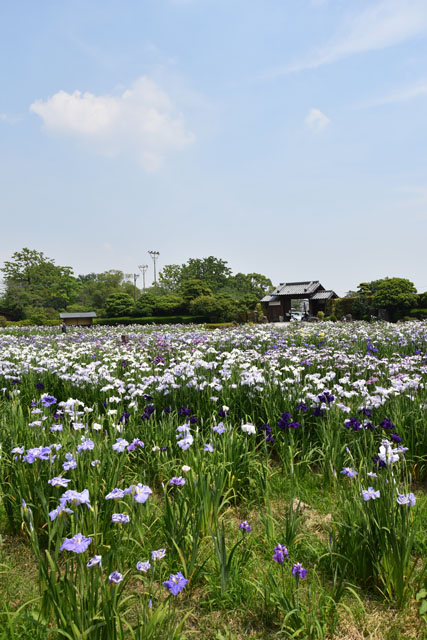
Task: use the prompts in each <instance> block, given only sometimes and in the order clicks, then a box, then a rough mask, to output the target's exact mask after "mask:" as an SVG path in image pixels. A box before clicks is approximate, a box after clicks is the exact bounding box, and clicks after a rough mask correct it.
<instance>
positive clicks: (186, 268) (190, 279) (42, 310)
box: [0, 248, 273, 324]
mask: <svg viewBox="0 0 427 640" xmlns="http://www.w3.org/2000/svg"><path fill="white" fill-rule="evenodd" d="M2 272H3V281H4V291H3V293H2V295H1V296H0V314H2V315H3V316H5V317H6V318H7V319H9V320H14V321H28V322H31V323H32V324H33V323H34V324H45V323H49V322H53V321H57V320H58V314H59V312H61V311H66V312H80V311H95V312H96V313H97V315H98V316H100V317H111V318H117V317H123V316H133V317H151V316H173V315H174V316H175V315H183V314H187V315H194V316H198V317H204V318H206V319H207V320H210V321H214V322H215V321H227V320H233V319H239V320H247V319H248V316H249V315H250V314H251V312H253V311H254V310H255V308H256V306H257V304H259V300H260V299H261V298H262V297H263V296H264V295H265V293H267V292H268V291H270V290H271V289H272V288H273V285H272V282H271V280H270V279H269V278H267V277H266V276H264V275H262V274H259V273H249V274H243V273H236V274H234V275H233V273H232V271H231V269H230V268H229V266H228V264H227V262H226V261H225V260H222V259H220V258H216V257H214V256H209V257H207V258H190V259H189V260H188V261H187V262H186V263H185V264H181V265H178V264H171V265H166V266H165V267H164V268H163V269H162V270H161V271H160V273H159V276H158V282H157V283H156V284H153V285H151V286H149V287H147V288H146V290H145V291H142V290H141V289H140V288H138V287H136V286H135V285H134V283H133V282H131V281H130V277H131V276H130V274H125V273H123V272H122V271H120V270H117V269H111V270H109V271H104V272H102V273H88V274H83V275H78V276H75V275H74V273H73V269H72V267H69V266H58V265H56V264H55V262H54V260H52V259H51V258H48V257H46V256H45V255H44V254H43V253H42V252H39V251H36V250H33V249H28V248H24V249H22V250H21V251H17V252H15V253H14V254H13V256H12V258H11V259H10V260H8V261H6V262H5V263H4V266H3V268H2Z"/></svg>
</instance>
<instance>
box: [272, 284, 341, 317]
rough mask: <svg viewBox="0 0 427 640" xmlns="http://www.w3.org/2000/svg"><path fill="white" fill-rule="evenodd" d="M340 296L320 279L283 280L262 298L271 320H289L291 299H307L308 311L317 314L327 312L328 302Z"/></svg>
mask: <svg viewBox="0 0 427 640" xmlns="http://www.w3.org/2000/svg"><path fill="white" fill-rule="evenodd" d="M333 298H338V296H337V294H336V293H335V291H332V289H325V287H323V286H322V285H321V284H320V282H319V280H311V281H310V280H307V281H306V282H281V283H280V284H279V286H278V287H276V289H275V290H274V291H273V292H272V293H270V294H268V295H266V296H264V297H263V299H262V300H261V302H262V305H263V308H264V312H265V314H266V315H267V319H268V321H269V322H287V321H289V320H290V319H291V301H292V300H307V306H308V309H307V312H308V314H309V315H310V316H315V315H316V314H317V313H318V312H319V311H323V312H325V306H326V302H327V301H328V300H331V299H333Z"/></svg>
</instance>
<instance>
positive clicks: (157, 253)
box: [148, 251, 160, 286]
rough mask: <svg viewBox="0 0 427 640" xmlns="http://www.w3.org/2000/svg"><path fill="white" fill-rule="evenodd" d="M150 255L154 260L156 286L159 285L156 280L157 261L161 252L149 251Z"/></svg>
mask: <svg viewBox="0 0 427 640" xmlns="http://www.w3.org/2000/svg"><path fill="white" fill-rule="evenodd" d="M148 253H149V254H150V256H151V257H152V259H153V265H154V286H156V284H157V280H156V261H157V260H158V258H159V255H160V251H148Z"/></svg>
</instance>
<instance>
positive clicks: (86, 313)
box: [59, 311, 96, 319]
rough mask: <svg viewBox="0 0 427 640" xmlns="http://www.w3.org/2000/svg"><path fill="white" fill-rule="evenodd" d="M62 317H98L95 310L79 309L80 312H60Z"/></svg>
mask: <svg viewBox="0 0 427 640" xmlns="http://www.w3.org/2000/svg"><path fill="white" fill-rule="evenodd" d="M59 317H60V318H63V319H66V318H96V313H95V311H79V312H78V313H60V314H59Z"/></svg>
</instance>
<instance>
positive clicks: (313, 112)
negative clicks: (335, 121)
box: [304, 109, 330, 133]
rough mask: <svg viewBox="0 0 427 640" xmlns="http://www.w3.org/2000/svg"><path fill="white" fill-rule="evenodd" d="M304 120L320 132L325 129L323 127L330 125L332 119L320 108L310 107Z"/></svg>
mask: <svg viewBox="0 0 427 640" xmlns="http://www.w3.org/2000/svg"><path fill="white" fill-rule="evenodd" d="M304 122H305V124H306V125H307V126H308V127H309V128H310V129H313V131H315V132H316V133H320V131H323V129H324V128H325V127H327V126H328V124H329V123H330V119H329V118H328V116H325V114H324V113H322V112H321V111H320V109H310V111H309V112H308V115H307V117H306V119H305V120H304Z"/></svg>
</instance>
